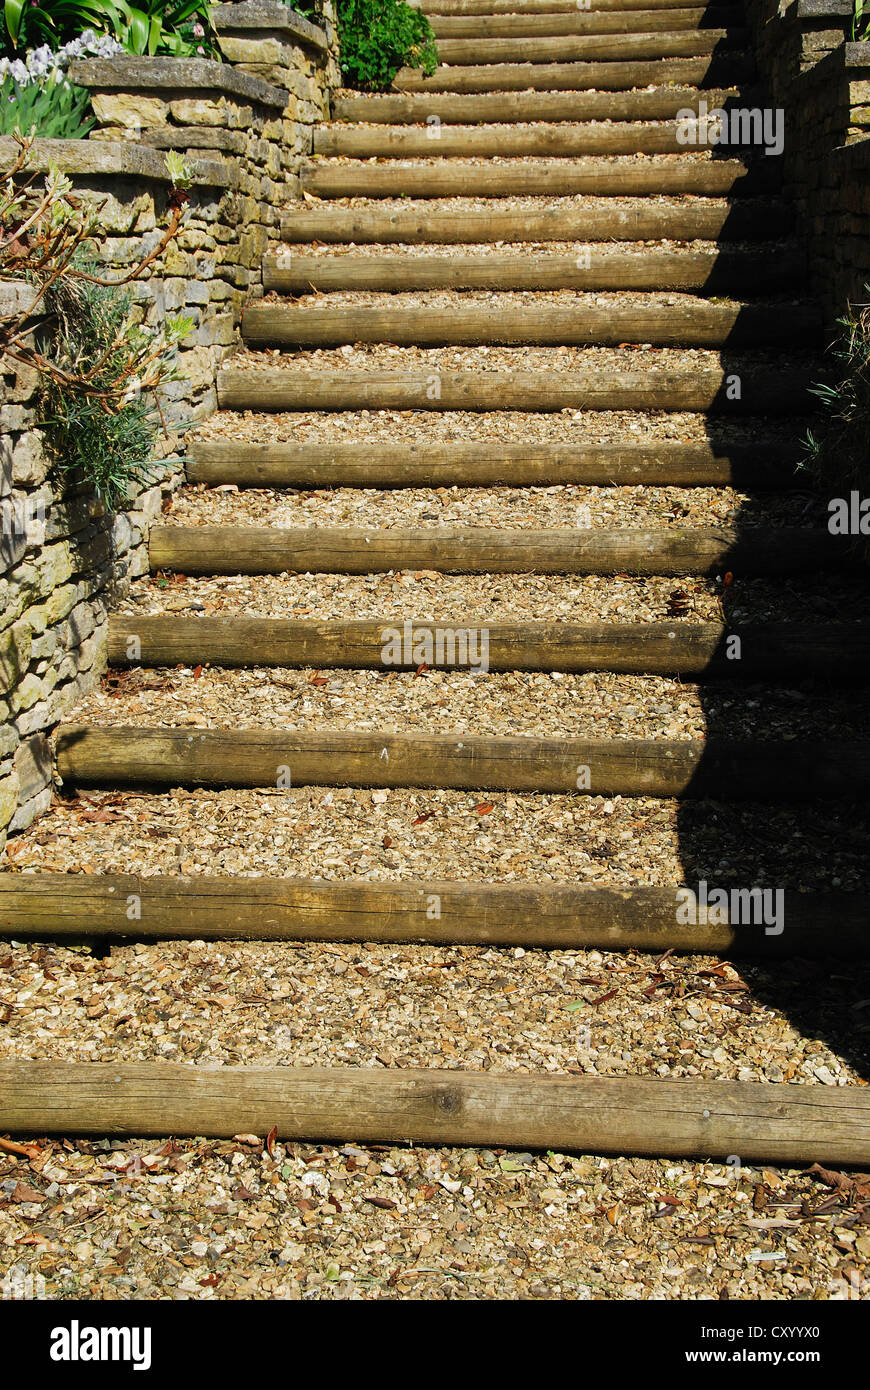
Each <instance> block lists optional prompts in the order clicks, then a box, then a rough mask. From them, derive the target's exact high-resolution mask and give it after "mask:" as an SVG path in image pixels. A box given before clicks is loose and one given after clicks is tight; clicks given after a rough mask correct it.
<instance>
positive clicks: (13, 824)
mask: <svg viewBox="0 0 870 1390" xmlns="http://www.w3.org/2000/svg"><path fill="white" fill-rule="evenodd" d="M50 806H51V787H46V788H45V789H44V791H41V792H38V793H37V795H36V796H33V797H31V798H30V800H29V801H26V802H25V803H24V804H23V805H22V806H19V808H18V810H17V811H16V812H15V815H14V816H13V817H12V820H11V821H10V822H9V834H10V835H14V834H16V833H17V832H18V831H20V830H26V829H27V828H28V826H31V825H32V824H33V822H34V821H35V820H36V819H37V817H38V816H44V815H45V813H46V811H47V810H48V808H49V807H50Z"/></svg>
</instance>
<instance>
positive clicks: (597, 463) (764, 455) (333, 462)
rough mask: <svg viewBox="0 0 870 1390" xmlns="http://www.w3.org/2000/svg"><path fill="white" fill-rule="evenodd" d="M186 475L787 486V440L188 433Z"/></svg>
mask: <svg viewBox="0 0 870 1390" xmlns="http://www.w3.org/2000/svg"><path fill="white" fill-rule="evenodd" d="M186 448H187V452H188V454H189V455H190V459H191V461H190V462H189V463H188V465H187V477H188V479H189V481H190V482H192V483H236V484H237V485H238V486H240V487H299V488H320V487H440V486H453V485H455V484H458V485H460V486H465V487H486V486H489V485H492V484H497V483H510V484H519V485H521V486H523V485H534V484H539V485H543V486H550V485H552V484H554V483H581V484H586V485H587V486H598V487H609V486H611V485H612V486H620V485H624V484H638V483H644V484H645V485H646V486H648V487H731V486H734V487H741V488H751V489H753V490H757V489H759V488H771V487H773V488H787V487H792V486H796V485H797V483H798V477H797V475H796V460H797V459H798V457H799V455H800V448H799V446H798V444H797V443H796V442H795V443H794V444H791V445H789V444H787V443H784V442H782V441H781V440H775V441H774V440H770V439H764V440H759V442H758V443H757V444H751V445H745V444H741V445H735V446H733V447H732V446H725V445H724V444H719V446H718V447H714V446H713V445H712V444H707V443H699V444H681V443H669V442H667V441H663V442H659V441H657V440H656V441H652V442H650V443H647V444H643V443H633V444H588V445H582V444H567V443H558V444H556V443H554V444H546V443H544V444H542V443H539V442H532V443H528V444H502V443H500V442H499V441H497V440H490V439H487V440H485V441H477V442H465V441H458V440H443V441H442V440H437V439H433V440H432V442H431V443H427V444H402V443H399V444H390V443H382V442H380V441H373V442H371V443H366V442H362V443H347V442H346V441H344V440H337V441H336V443H334V444H255V443H251V442H249V441H248V440H243V439H232V438H229V439H225V438H220V439H216V438H211V439H209V438H201V437H198V436H196V435H194V436H193V437H192V438H191V439H190V440H188V442H187V445H186Z"/></svg>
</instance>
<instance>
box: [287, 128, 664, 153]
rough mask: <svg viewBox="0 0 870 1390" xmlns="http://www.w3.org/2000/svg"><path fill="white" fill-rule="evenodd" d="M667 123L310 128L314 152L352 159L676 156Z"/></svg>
mask: <svg viewBox="0 0 870 1390" xmlns="http://www.w3.org/2000/svg"><path fill="white" fill-rule="evenodd" d="M684 148H685V146H684V145H683V144H681V143H680V141H679V140H678V139H677V127H676V125H675V124H674V123H673V122H668V123H661V124H657V125H644V124H642V123H641V122H637V121H621V122H618V123H616V124H614V125H612V126H609V125H579V124H567V123H566V124H563V125H547V124H545V123H540V124H535V125H531V126H517V127H515V128H513V129H508V130H504V129H503V128H500V127H499V126H486V125H474V126H455V127H448V128H447V129H441V128H439V127H437V126H435V127H433V126H428V127H425V126H424V127H422V128H420V127H418V126H413V125H412V126H395V125H383V126H378V125H367V126H366V125H364V126H342V125H326V126H318V127H315V130H314V153H315V154H316V155H324V156H326V155H341V156H344V157H346V158H354V159H372V158H380V159H411V158H416V157H419V156H423V157H424V158H431V159H435V158H441V159H447V158H452V159H456V158H461V157H463V156H465V157H467V156H469V155H474V156H475V157H477V158H481V157H483V156H485V155H490V156H495V157H501V158H507V157H509V156H516V155H541V156H543V157H547V156H561V157H563V158H568V157H576V156H578V155H597V154H627V155H636V154H680V153H681V152H682V151H683V150H684Z"/></svg>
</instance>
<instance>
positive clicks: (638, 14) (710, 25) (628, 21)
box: [430, 0, 735, 47]
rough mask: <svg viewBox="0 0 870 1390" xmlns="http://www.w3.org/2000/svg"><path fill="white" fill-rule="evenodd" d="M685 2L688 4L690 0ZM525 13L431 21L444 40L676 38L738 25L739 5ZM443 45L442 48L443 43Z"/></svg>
mask: <svg viewBox="0 0 870 1390" xmlns="http://www.w3.org/2000/svg"><path fill="white" fill-rule="evenodd" d="M684 3H685V0H684ZM515 8H516V9H517V10H519V11H520V12H519V13H515V14H504V15H499V14H484V15H449V14H435V13H433V14H432V16H431V18H430V23H431V25H432V28H433V30H434V32H435V34H436V36H437V37H438V38H439V39H518V38H530V39H537V38H539V37H543V36H545V37H547V38H555V37H556V36H557V35H566V34H654V33H662V32H664V33H667V34H675V33H677V32H679V31H681V30H684V29H690V30H696V29H701V30H703V29H721V30H726V29H727V28H728V27H729V26H731V27H734V21H735V10H734V8H733V7H730V8H728V7H725V6H718V7H714V6H712V5H709V6H703V5H702V6H696V7H694V8H690V7H688V6H687V7H686V8H685V9H677V8H673V9H670V8H669V9H664V8H660V9H648V10H647V9H640V8H637V9H622V8H620V9H618V10H599V8H598V6H597V5H596V7H595V9H594V10H593V9H588V10H583V9H579V8H575V10H574V12H573V13H565V14H553V13H552V12H551V13H550V14H535V13H532V14H526V13H523V12H522V11H523V10H524V9H525V6H520V5H519V4H517V5H516V6H515ZM439 47H440V45H439Z"/></svg>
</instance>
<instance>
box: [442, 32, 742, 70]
mask: <svg viewBox="0 0 870 1390" xmlns="http://www.w3.org/2000/svg"><path fill="white" fill-rule="evenodd" d="M746 38H747V35H746V30H745V29H731V30H730V31H729V30H725V29H700V30H697V31H693V32H689V33H685V32H680V31H679V30H678V31H677V32H675V33H669V32H668V31H667V30H660V31H658V32H657V33H653V34H646V33H622V34H567V35H555V36H554V37H550V36H548V35H546V34H536V35H535V36H534V37H532V38H528V37H527V38H506V39H504V38H502V39H490V38H475V39H447V38H442V39H439V40H438V57H439V59H440V61H441V63H442V64H446V65H452V66H465V65H466V64H467V65H476V64H482V63H493V64H499V63H535V64H537V63H594V62H639V61H642V60H643V59H649V58H651V59H654V60H656V61H659V60H663V59H667V58H703V57H707V56H708V55H712V54H716V53H722V54H725V53H739V52H740V51H741V49H742V48H743V45H744V44H745V43H746Z"/></svg>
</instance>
